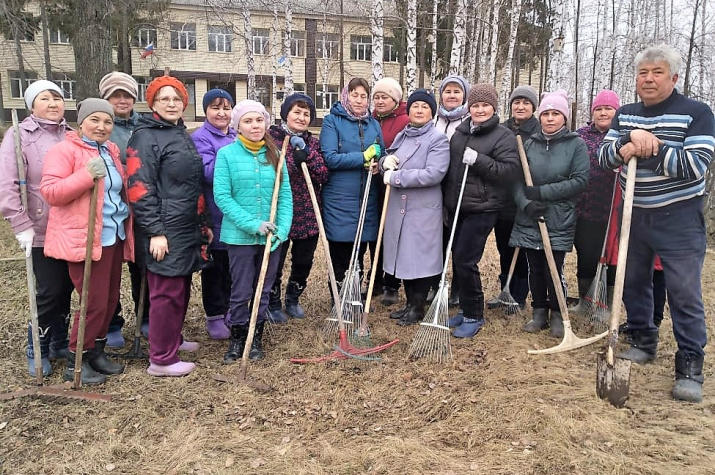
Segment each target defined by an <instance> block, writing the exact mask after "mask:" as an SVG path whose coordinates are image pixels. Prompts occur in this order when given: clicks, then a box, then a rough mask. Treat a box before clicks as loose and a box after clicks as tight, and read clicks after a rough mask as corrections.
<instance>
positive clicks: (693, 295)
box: [623, 198, 707, 356]
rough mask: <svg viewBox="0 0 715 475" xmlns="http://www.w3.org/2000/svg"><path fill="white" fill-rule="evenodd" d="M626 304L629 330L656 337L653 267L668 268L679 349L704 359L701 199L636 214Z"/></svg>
mask: <svg viewBox="0 0 715 475" xmlns="http://www.w3.org/2000/svg"><path fill="white" fill-rule="evenodd" d="M628 246H629V247H628V259H627V260H626V262H627V264H626V281H625V286H624V289H623V303H624V304H625V306H626V311H627V312H628V328H629V329H633V330H646V331H657V330H658V328H657V327H656V325H655V324H654V323H653V262H654V260H655V256H656V254H657V255H659V256H660V260H661V262H662V263H663V273H664V276H665V282H666V287H667V294H668V302H669V303H670V315H671V318H672V320H673V333H674V334H675V340H676V341H677V343H678V349H679V350H681V351H684V352H687V353H690V354H693V355H697V356H702V355H703V354H704V352H703V347H704V346H705V344H706V343H707V333H706V328H705V308H704V306H703V296H702V289H701V274H702V269H703V262H704V260H705V219H704V217H703V201H702V199H701V198H694V199H690V200H687V201H684V202H681V203H674V204H672V205H669V206H666V207H662V208H654V209H646V208H633V218H632V222H631V236H630V241H629V244H628Z"/></svg>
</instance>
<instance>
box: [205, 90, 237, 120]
mask: <svg viewBox="0 0 715 475" xmlns="http://www.w3.org/2000/svg"><path fill="white" fill-rule="evenodd" d="M219 97H220V98H221V99H226V100H227V101H228V103H229V104H231V107H233V105H234V102H233V97H231V94H229V93H228V91H227V90H225V89H221V88H220V87H217V88H215V89H211V90H210V91H208V92H206V94H204V100H203V104H204V114H206V109H208V108H209V106H210V105H211V103H212V102H213V101H215V100H216V99H218V98H219Z"/></svg>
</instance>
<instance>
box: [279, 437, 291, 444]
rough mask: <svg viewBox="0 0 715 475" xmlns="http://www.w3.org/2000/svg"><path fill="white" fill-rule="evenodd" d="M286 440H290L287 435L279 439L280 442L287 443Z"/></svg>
mask: <svg viewBox="0 0 715 475" xmlns="http://www.w3.org/2000/svg"><path fill="white" fill-rule="evenodd" d="M288 442H290V437H288V436H285V437H283V438H282V439H281V444H287V443H288Z"/></svg>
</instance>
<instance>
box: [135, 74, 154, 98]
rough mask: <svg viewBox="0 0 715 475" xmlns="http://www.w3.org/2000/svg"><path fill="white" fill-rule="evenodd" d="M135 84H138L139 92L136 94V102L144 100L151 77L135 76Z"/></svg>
mask: <svg viewBox="0 0 715 475" xmlns="http://www.w3.org/2000/svg"><path fill="white" fill-rule="evenodd" d="M134 79H136V81H137V85H138V86H139V90H138V92H139V94H137V102H146V88H147V87H149V83H150V82H151V78H145V77H135V78H134Z"/></svg>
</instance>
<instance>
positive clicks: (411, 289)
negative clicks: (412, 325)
mask: <svg viewBox="0 0 715 475" xmlns="http://www.w3.org/2000/svg"><path fill="white" fill-rule="evenodd" d="M403 282H404V284H405V295H406V296H407V303H409V304H410V305H424V303H425V299H426V298H427V293H428V292H429V289H430V287H432V284H433V283H434V278H433V277H422V278H419V279H404V280H403Z"/></svg>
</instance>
